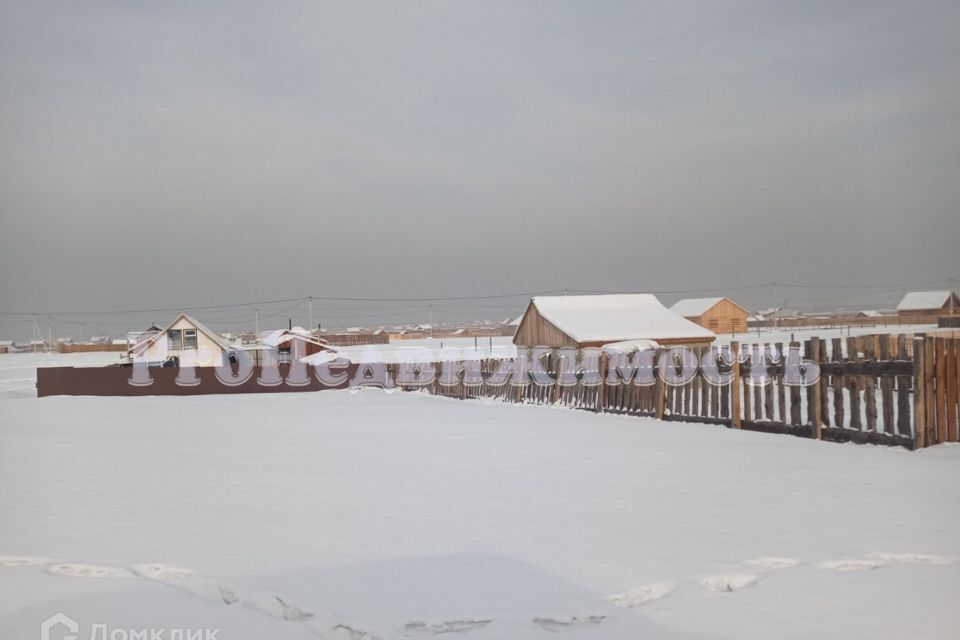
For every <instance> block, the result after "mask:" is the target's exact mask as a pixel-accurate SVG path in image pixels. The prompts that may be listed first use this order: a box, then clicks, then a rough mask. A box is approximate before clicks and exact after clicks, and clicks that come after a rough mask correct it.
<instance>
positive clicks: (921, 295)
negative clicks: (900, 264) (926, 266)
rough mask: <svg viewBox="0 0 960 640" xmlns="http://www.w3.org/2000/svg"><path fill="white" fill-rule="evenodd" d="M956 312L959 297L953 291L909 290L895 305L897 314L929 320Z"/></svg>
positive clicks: (959, 305)
mask: <svg viewBox="0 0 960 640" xmlns="http://www.w3.org/2000/svg"><path fill="white" fill-rule="evenodd" d="M956 313H960V298H958V297H957V294H956V293H955V292H953V291H911V292H910V293H908V294H907V295H905V296H904V297H903V300H901V301H900V304H898V305H897V315H899V316H901V317H908V318H911V319H917V320H921V319H929V320H930V321H931V322H936V320H937V318H939V317H940V316H950V315H954V314H956Z"/></svg>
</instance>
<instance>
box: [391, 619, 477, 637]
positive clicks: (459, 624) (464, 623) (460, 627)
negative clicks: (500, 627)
mask: <svg viewBox="0 0 960 640" xmlns="http://www.w3.org/2000/svg"><path fill="white" fill-rule="evenodd" d="M491 622H493V621H492V620H445V621H443V622H435V623H428V622H423V621H420V620H417V621H415V622H408V623H407V624H406V625H404V627H403V631H404V633H405V634H406V635H428V636H435V635H439V634H441V633H467V632H469V631H476V630H477V629H482V628H484V627H485V626H487V625H488V624H490V623H491Z"/></svg>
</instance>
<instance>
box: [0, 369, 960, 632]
mask: <svg viewBox="0 0 960 640" xmlns="http://www.w3.org/2000/svg"><path fill="white" fill-rule="evenodd" d="M2 362H3V361H0V367H2ZM8 362H9V361H8ZM958 484H960V447H957V446H939V447H933V448H931V449H926V450H923V451H920V452H914V453H910V452H907V451H906V450H903V449H888V448H882V447H873V446H856V445H838V444H831V443H824V442H816V441H812V440H805V439H799V438H792V437H788V436H779V435H765V434H759V433H749V432H735V431H732V430H728V429H724V428H722V427H712V426H705V425H689V424H679V423H660V422H656V421H653V420H646V419H638V418H629V417H623V416H612V415H593V414H590V413H586V412H581V411H568V410H559V409H553V408H549V407H533V406H516V405H508V404H501V403H496V402H492V403H485V402H480V401H477V402H473V401H466V402H464V401H457V400H448V399H444V398H437V397H428V396H424V395H420V394H412V393H407V394H405V393H401V392H395V393H386V392H383V391H375V390H367V391H360V392H349V391H343V392H333V391H328V392H319V393H292V394H263V395H249V396H202V397H149V398H72V397H57V398H44V399H36V398H29V397H13V398H10V397H7V398H2V399H0V638H3V639H4V640H6V639H8V638H9V639H12V640H19V639H21V638H35V637H37V629H38V625H39V623H40V621H41V620H43V619H45V618H47V617H48V616H50V615H51V614H53V613H55V612H64V613H66V614H68V615H70V616H71V617H73V618H75V619H76V620H77V621H78V622H80V623H81V634H80V636H79V637H80V638H83V639H86V638H89V637H90V629H91V625H93V624H95V623H101V624H107V625H109V628H110V629H144V628H158V627H162V628H166V629H171V628H201V627H203V628H220V629H221V631H220V632H219V635H218V637H219V638H220V640H238V639H244V640H246V639H251V640H252V639H256V640H263V639H264V638H318V637H320V638H324V637H327V638H338V637H339V638H352V639H357V638H369V637H371V636H364V635H362V634H363V633H367V634H375V635H377V636H380V637H382V638H400V637H408V636H409V637H426V636H430V635H436V634H441V633H447V632H449V633H451V634H452V633H454V632H458V633H457V637H469V638H474V637H475V638H478V639H480V638H497V639H500V638H506V639H514V638H517V639H521V640H522V639H527V638H529V639H534V638H549V637H552V636H553V634H554V633H562V636H563V637H565V638H571V639H572V638H604V639H606V638H624V639H627V638H629V639H631V640H632V639H635V638H758V639H761V638H762V639H764V640H767V639H769V638H804V639H806V638H811V637H818V638H838V639H840V638H842V639H844V640H847V639H849V638H861V637H862V638H911V639H913V638H950V637H955V632H956V629H957V628H960V610H958V608H957V607H956V606H955V602H956V601H957V599H958V597H960V564H958V563H957V559H958V558H960V537H958V536H957V532H958V531H960V509H958V506H957V505H958V502H957V494H956V488H957V486H958ZM461 634H462V635H461ZM58 637H62V636H58ZM441 637H444V636H441Z"/></svg>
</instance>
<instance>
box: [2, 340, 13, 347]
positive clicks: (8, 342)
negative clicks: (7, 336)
mask: <svg viewBox="0 0 960 640" xmlns="http://www.w3.org/2000/svg"><path fill="white" fill-rule="evenodd" d="M12 346H13V340H0V347H12Z"/></svg>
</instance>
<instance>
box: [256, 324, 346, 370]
mask: <svg viewBox="0 0 960 640" xmlns="http://www.w3.org/2000/svg"><path fill="white" fill-rule="evenodd" d="M260 344H261V345H263V346H265V347H271V348H275V349H277V350H278V351H279V354H280V361H281V362H284V361H289V360H290V356H291V355H292V354H294V353H299V354H300V356H301V357H303V356H310V355H313V354H315V353H320V352H321V351H334V349H333V348H332V347H331V346H330V344H329V343H328V342H327V341H326V340H323V339H321V338H317V337H315V336H313V335H312V334H311V333H310V332H309V331H307V330H306V329H304V328H303V327H293V328H292V329H280V330H278V331H268V332H266V333H264V334H261V336H260ZM256 364H260V362H259V360H257V361H256Z"/></svg>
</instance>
